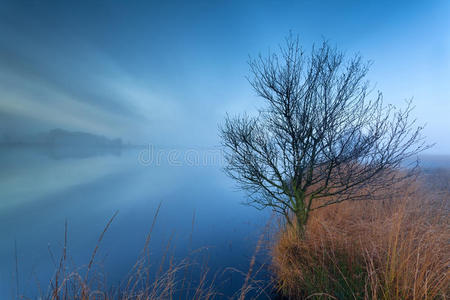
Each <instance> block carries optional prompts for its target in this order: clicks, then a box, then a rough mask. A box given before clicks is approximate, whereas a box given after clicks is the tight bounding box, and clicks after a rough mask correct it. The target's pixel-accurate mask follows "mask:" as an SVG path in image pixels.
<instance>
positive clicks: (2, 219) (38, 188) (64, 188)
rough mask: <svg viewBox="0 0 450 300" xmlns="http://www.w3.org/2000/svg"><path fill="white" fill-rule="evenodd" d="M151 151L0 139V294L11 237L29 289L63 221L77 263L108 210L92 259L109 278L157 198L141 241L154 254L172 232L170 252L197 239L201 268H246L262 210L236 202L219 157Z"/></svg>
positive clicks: (137, 245)
mask: <svg viewBox="0 0 450 300" xmlns="http://www.w3.org/2000/svg"><path fill="white" fill-rule="evenodd" d="M152 149H153V150H152V151H154V154H155V155H156V154H158V153H159V155H160V160H159V163H156V160H155V161H154V162H152V163H149V161H148V160H146V161H144V162H143V161H142V157H143V155H144V156H145V155H147V153H148V151H149V150H148V149H145V148H141V149H129V148H123V149H106V148H105V149H102V150H98V149H97V150H95V151H94V150H92V151H88V150H86V149H84V150H81V149H79V151H77V150H76V149H73V148H72V149H68V148H61V147H59V148H58V147H4V146H3V147H0V164H1V166H2V168H1V169H0V199H2V201H1V203H0V235H1V236H2V239H1V240H0V295H2V296H5V295H6V296H5V297H7V298H8V297H9V296H11V293H14V291H15V290H16V280H15V276H16V275H15V268H16V266H15V245H16V251H17V261H18V271H19V282H20V284H19V290H20V292H21V293H24V294H25V295H26V296H30V297H34V296H36V295H37V293H38V289H37V283H36V282H37V281H38V282H40V284H41V285H42V286H41V288H42V289H43V290H44V291H45V290H46V288H47V285H48V282H49V278H50V277H51V276H52V275H53V273H54V271H55V265H54V263H53V262H52V255H53V256H55V259H57V258H58V257H59V255H60V254H61V251H62V244H63V242H64V223H65V221H66V220H67V223H68V249H69V253H70V257H71V260H73V263H74V265H75V266H83V265H86V264H87V263H88V262H89V258H90V255H91V254H92V251H93V248H94V247H95V244H96V242H97V239H98V236H99V235H100V233H101V231H102V230H103V228H104V226H105V225H106V223H107V221H108V219H109V218H110V217H111V216H112V215H113V214H114V213H115V212H116V211H118V212H119V213H118V216H117V218H116V219H115V220H114V222H113V224H112V225H111V227H110V229H109V231H108V232H107V233H106V235H105V238H104V240H103V242H102V243H101V247H100V252H99V255H98V261H100V262H101V264H102V268H104V271H105V273H106V274H108V282H110V283H111V284H116V283H118V282H119V281H120V280H121V279H123V278H124V277H125V275H126V274H127V272H128V271H130V268H131V267H132V266H133V264H134V263H135V262H136V259H137V257H138V255H139V253H140V251H141V249H142V247H143V245H144V242H145V236H146V234H147V233H148V231H149V229H150V225H151V222H152V219H153V216H154V214H155V212H156V209H157V207H158V205H159V203H162V205H161V210H160V213H159V216H158V218H157V222H156V227H155V228H154V231H153V235H152V243H151V252H152V259H154V261H155V262H158V261H159V260H160V258H161V256H162V255H163V253H164V249H165V247H166V245H167V243H168V242H169V240H171V239H172V241H173V246H174V252H173V253H174V257H175V258H176V259H182V258H184V257H186V256H187V255H188V254H189V251H191V250H193V249H197V248H200V247H202V251H204V254H205V257H208V258H209V259H208V266H209V267H210V268H211V274H214V272H219V271H223V270H224V268H226V267H234V268H237V269H240V270H242V271H243V272H246V271H247V269H248V263H249V258H250V257H251V256H252V255H253V252H254V248H255V244H256V241H257V239H258V237H259V235H260V233H261V231H262V230H263V228H264V225H265V223H266V222H267V221H268V220H269V217H270V211H258V210H255V209H254V208H251V207H247V206H244V205H242V204H241V202H243V201H244V200H245V196H244V195H243V193H242V192H237V191H236V189H234V188H233V183H232V182H231V180H230V179H228V178H227V177H226V176H225V175H224V174H223V172H222V171H221V165H220V161H219V162H217V161H216V162H214V161H213V160H210V162H209V163H197V164H193V163H192V162H193V161H194V162H195V161H198V162H201V161H202V159H203V158H204V157H205V155H206V156H207V157H208V155H210V153H211V152H208V151H205V150H204V149H203V150H202V149H191V151H190V152H187V151H186V150H178V151H177V152H176V153H177V155H175V156H174V155H173V154H172V158H171V159H169V156H168V154H169V153H173V152H174V151H175V150H174V149H172V150H171V149H158V148H152ZM146 151H147V152H146ZM213 152H214V149H213ZM183 153H184V154H183ZM186 153H188V155H186ZM189 153H190V154H189ZM205 153H206V154H205ZM194 154H195V155H194ZM173 157H176V160H174V159H173ZM187 157H190V158H188V159H187V160H186V158H187ZM193 157H194V158H196V160H193ZM208 159H209V158H208ZM218 212H220V213H218ZM194 213H195V219H194V223H193V224H194V227H193V230H192V220H193V216H194ZM191 233H192V242H191V241H190V236H191ZM226 276H228V275H226ZM242 280H243V278H242V276H241V275H240V274H237V273H230V274H229V278H228V277H227V280H225V281H224V283H223V284H221V285H220V286H219V289H221V290H222V291H223V292H224V293H225V294H227V293H229V294H231V293H234V292H235V291H236V290H237V289H238V288H239V287H240V286H241V285H242Z"/></svg>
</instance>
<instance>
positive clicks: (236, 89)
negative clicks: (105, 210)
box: [0, 1, 450, 154]
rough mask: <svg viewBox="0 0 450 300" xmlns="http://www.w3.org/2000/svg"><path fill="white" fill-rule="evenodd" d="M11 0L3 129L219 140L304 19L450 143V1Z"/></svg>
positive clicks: (4, 9) (443, 149)
mask: <svg viewBox="0 0 450 300" xmlns="http://www.w3.org/2000/svg"><path fill="white" fill-rule="evenodd" d="M213 2H214V1H199V2H196V3H186V2H181V1H180V2H171V3H165V2H150V1H137V2H133V5H130V4H129V3H127V2H116V3H114V4H115V5H108V3H107V1H105V2H100V1H95V2H89V3H84V2H79V1H78V2H74V3H68V2H67V3H63V2H61V1H46V2H41V1H14V2H13V1H7V2H5V1H2V3H1V4H0V140H2V141H5V140H8V139H9V140H11V139H15V138H18V137H20V138H21V139H27V138H30V136H35V135H39V134H42V133H48V132H49V131H51V130H53V129H62V130H66V131H70V132H72V131H75V132H85V133H90V134H95V135H100V136H104V137H106V138H108V139H117V138H121V139H122V140H123V142H124V143H132V144H141V145H142V144H157V145H167V146H188V147H190V146H214V145H217V144H218V137H217V125H218V124H219V123H220V122H221V121H222V120H223V117H224V115H225V113H226V112H229V113H240V112H242V111H249V112H252V111H255V107H257V106H259V103H258V102H259V99H258V98H257V97H256V96H255V95H254V93H253V91H252V90H251V87H250V86H249V84H248V83H247V81H246V79H245V76H246V75H247V74H248V66H247V64H246V62H247V60H248V55H252V56H255V55H258V53H260V52H262V53H266V52H267V51H268V50H269V48H271V49H275V48H276V47H277V44H279V43H280V42H281V41H282V40H283V38H284V37H285V36H286V35H287V34H288V33H289V30H292V31H293V32H294V33H295V34H299V36H300V39H301V42H302V44H303V46H304V49H305V50H306V51H309V50H310V48H311V46H312V44H313V43H320V42H321V40H322V39H323V38H325V39H328V40H329V41H330V42H331V44H335V45H336V46H338V47H339V48H340V49H342V50H344V51H345V52H346V53H347V54H348V55H351V54H353V53H355V52H359V53H361V54H362V55H363V57H364V58H365V59H367V60H372V61H373V65H372V68H371V72H370V73H369V75H368V77H369V78H370V79H371V81H372V83H373V84H374V87H375V91H376V90H380V91H382V92H383V93H384V96H385V102H386V103H392V104H395V105H398V106H400V107H402V106H403V105H404V101H405V100H406V99H410V98H413V101H414V104H415V106H416V109H415V111H414V116H415V117H417V119H418V122H419V123H420V124H423V123H426V124H427V126H426V129H425V131H424V133H425V135H426V136H427V137H428V138H429V142H436V143H437V144H436V146H435V147H434V148H432V149H431V150H429V151H428V153H435V154H448V153H450V139H449V138H448V137H449V136H450V120H449V118H448V113H449V112H450V84H449V82H448V80H449V78H450V34H449V32H448V28H450V18H449V17H448V16H449V13H450V3H449V2H448V1H432V4H433V5H431V3H430V2H422V1H396V2H395V3H393V2H391V1H376V2H375V1H373V2H369V3H367V2H364V3H363V2H360V1H339V2H337V1H321V2H320V3H318V1H306V2H303V3H298V2H294V1H293V2H285V3H279V2H275V1H273V2H272V1H246V2H245V3H242V2H239V1H226V2H223V3H213Z"/></svg>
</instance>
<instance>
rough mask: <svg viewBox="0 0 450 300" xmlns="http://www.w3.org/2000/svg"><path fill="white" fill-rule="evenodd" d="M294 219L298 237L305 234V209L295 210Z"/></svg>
mask: <svg viewBox="0 0 450 300" xmlns="http://www.w3.org/2000/svg"><path fill="white" fill-rule="evenodd" d="M295 219H296V224H295V225H296V227H297V234H298V236H299V238H303V237H304V236H305V231H306V221H307V219H308V218H307V214H306V212H305V211H297V212H296V213H295Z"/></svg>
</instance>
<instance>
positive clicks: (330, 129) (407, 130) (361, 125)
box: [220, 36, 428, 232]
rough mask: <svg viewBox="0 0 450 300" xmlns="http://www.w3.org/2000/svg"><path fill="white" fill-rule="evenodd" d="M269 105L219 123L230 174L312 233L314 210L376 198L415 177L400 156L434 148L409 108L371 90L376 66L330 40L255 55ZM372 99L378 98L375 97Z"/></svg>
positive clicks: (255, 198)
mask: <svg viewBox="0 0 450 300" xmlns="http://www.w3.org/2000/svg"><path fill="white" fill-rule="evenodd" d="M249 65H250V69H251V73H252V75H253V76H251V77H250V78H249V82H250V84H251V85H252V87H253V88H254V90H255V91H256V93H257V95H258V96H259V97H261V98H262V99H263V100H264V104H265V106H264V107H263V108H262V109H260V111H259V115H258V116H257V117H250V116H248V115H241V116H235V117H230V116H228V115H227V117H226V120H225V124H223V125H222V126H221V128H220V131H221V138H222V141H223V145H224V147H225V152H226V160H227V167H226V168H225V170H226V172H227V174H228V175H229V176H231V177H232V178H234V179H235V180H237V182H238V183H239V185H240V187H241V188H243V189H245V190H246V191H248V192H249V204H251V205H254V206H256V207H257V208H261V209H262V208H265V207H271V208H272V209H274V210H275V211H277V212H279V213H281V214H283V215H284V216H285V217H286V220H287V222H288V223H289V224H291V225H292V221H291V217H292V216H295V222H296V223H297V225H298V228H299V231H300V232H303V231H304V229H305V226H306V224H307V221H308V216H309V214H310V212H311V211H312V210H315V209H318V208H320V207H324V206H327V205H330V204H334V203H339V202H342V201H346V200H361V199H368V197H370V196H371V195H373V192H374V191H375V190H376V189H377V188H379V187H380V186H386V185H389V184H393V183H395V182H397V181H399V180H402V179H403V178H404V177H405V176H407V175H408V174H409V173H408V172H406V173H405V172H399V169H400V167H401V165H400V164H401V163H402V162H403V161H404V160H405V159H407V158H410V157H413V156H415V155H416V154H417V153H419V152H420V151H423V150H424V149H426V148H427V147H428V146H427V145H425V144H424V139H423V137H422V136H421V130H422V127H416V126H415V120H410V112H411V110H412V106H411V102H408V103H407V107H406V109H404V110H398V109H396V108H394V107H393V106H384V105H383V102H382V94H381V93H380V92H378V93H376V94H375V95H373V96H372V95H371V93H370V85H369V83H368V81H367V80H366V79H365V78H366V74H367V72H368V67H369V63H364V62H363V61H362V58H361V56H359V55H356V56H354V57H352V58H350V59H346V57H345V55H344V54H343V53H342V52H339V51H338V50H337V49H336V48H333V47H331V46H330V45H329V44H328V43H327V42H323V44H322V45H321V47H319V48H315V47H313V49H312V51H311V53H310V54H309V55H305V53H304V52H303V51H302V49H301V47H300V46H299V40H298V37H292V36H289V37H288V38H287V39H286V44H285V45H284V46H282V47H280V52H279V53H278V54H277V53H272V54H270V53H269V55H268V56H267V57H263V56H261V55H260V56H259V57H258V58H256V59H251V60H250V62H249ZM369 98H372V99H369Z"/></svg>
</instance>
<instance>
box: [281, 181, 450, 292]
mask: <svg viewBox="0 0 450 300" xmlns="http://www.w3.org/2000/svg"><path fill="white" fill-rule="evenodd" d="M449 178H450V177H448V178H447V179H449ZM399 191H400V192H401V193H400V194H401V195H402V196H399V195H400V194H399V193H398V192H399ZM449 200H450V197H449V193H448V191H447V192H445V193H444V192H443V191H442V190H441V191H439V192H438V193H434V191H431V190H429V189H427V188H426V187H425V188H424V187H423V185H421V184H418V183H417V182H415V183H412V182H409V183H408V184H405V185H403V186H397V187H396V189H395V190H390V191H386V197H385V199H384V200H382V201H380V200H377V201H360V202H344V203H341V204H337V205H333V206H329V207H326V208H323V209H320V210H317V211H314V212H313V214H312V216H311V218H310V222H309V223H308V227H307V234H306V237H305V239H303V240H302V239H299V238H298V237H297V235H296V231H295V230H293V229H292V228H288V229H286V230H283V231H282V232H281V233H280V235H279V237H278V239H277V241H276V244H275V245H274V247H273V265H274V272H275V274H276V276H277V278H278V282H279V289H280V292H281V293H282V294H283V295H284V296H286V297H288V298H290V299H306V298H316V299H336V298H337V299H446V298H447V297H448V296H449V278H448V275H449V266H450V265H449V263H450V244H449V242H450V232H449V214H448V212H449V211H448V205H449Z"/></svg>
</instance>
